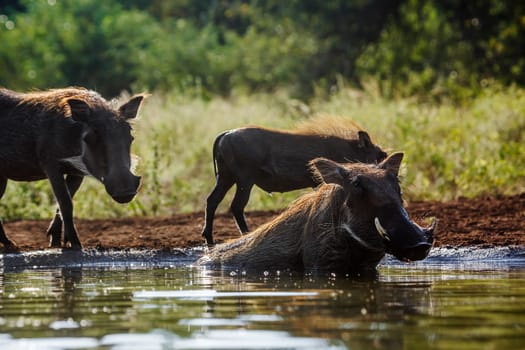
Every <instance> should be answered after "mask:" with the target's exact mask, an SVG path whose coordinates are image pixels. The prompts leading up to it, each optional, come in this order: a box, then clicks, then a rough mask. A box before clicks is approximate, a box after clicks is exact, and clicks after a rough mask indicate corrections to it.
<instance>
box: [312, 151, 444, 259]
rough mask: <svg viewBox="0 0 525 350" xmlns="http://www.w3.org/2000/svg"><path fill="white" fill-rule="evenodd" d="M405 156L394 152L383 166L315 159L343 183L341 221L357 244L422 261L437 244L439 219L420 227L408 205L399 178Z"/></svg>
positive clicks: (316, 167) (327, 177) (325, 176)
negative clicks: (412, 218) (434, 235)
mask: <svg viewBox="0 0 525 350" xmlns="http://www.w3.org/2000/svg"><path fill="white" fill-rule="evenodd" d="M402 159H403V153H394V154H392V155H390V156H389V157H388V158H386V159H385V160H384V161H382V162H381V163H379V164H378V165H368V164H358V163H356V164H344V165H343V164H339V163H336V162H333V161H331V160H328V159H324V158H317V159H314V160H312V161H311V163H310V164H311V167H312V170H313V172H314V174H315V175H316V176H318V177H319V178H320V179H322V181H323V182H325V183H328V184H337V185H339V186H341V187H342V189H343V191H342V193H343V196H345V198H344V200H343V203H344V205H343V208H341V209H340V216H339V218H338V220H337V221H338V224H339V225H340V227H341V229H342V230H343V231H346V233H347V234H348V235H349V237H351V239H352V240H354V241H355V243H356V245H357V246H360V247H361V248H362V249H364V250H368V251H370V252H378V253H380V252H386V253H389V254H392V255H394V256H395V257H396V258H398V259H399V260H402V261H414V260H422V259H424V258H425V257H426V256H427V255H428V253H429V251H430V248H431V247H432V242H433V232H434V229H435V227H436V221H435V220H434V221H433V223H432V224H431V225H430V226H429V227H427V228H423V227H420V226H419V225H418V224H416V223H415V222H413V221H412V220H411V219H410V217H409V216H408V213H407V211H406V210H405V208H404V207H403V200H402V198H401V189H400V186H399V181H398V172H399V167H400V165H401V160H402Z"/></svg>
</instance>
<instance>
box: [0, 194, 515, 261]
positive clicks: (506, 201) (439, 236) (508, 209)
mask: <svg viewBox="0 0 525 350" xmlns="http://www.w3.org/2000/svg"><path fill="white" fill-rule="evenodd" d="M408 212H409V213H410V215H411V216H412V217H413V218H414V219H415V221H416V222H418V223H425V220H426V219H427V218H432V217H436V218H437V219H438V220H439V221H438V228H437V231H436V233H435V242H434V245H435V246H436V247H472V246H475V247H485V248H487V247H509V246H521V247H525V224H524V222H525V193H523V194H519V195H515V196H486V197H480V198H475V199H465V198H464V199H458V200H454V201H449V202H433V201H425V202H412V203H408ZM51 213H52V208H50V214H51ZM277 214H278V213H277V212H248V213H247V215H246V216H247V219H248V224H249V225H250V226H251V227H256V226H258V225H261V224H263V223H265V222H267V221H268V220H270V219H271V218H273V217H274V216H276V215H277ZM50 217H51V215H50ZM203 222H204V214H203V213H202V212H198V213H190V214H177V215H173V216H172V217H164V218H151V217H149V218H148V217H146V218H142V217H139V218H122V219H105V220H85V219H84V220H82V219H77V220H76V226H77V229H78V232H79V237H80V241H81V242H82V244H83V246H84V249H85V250H89V249H94V250H95V251H99V252H104V251H107V250H112V249H116V250H129V249H148V250H159V251H167V252H171V251H172V250H173V249H186V248H193V247H201V246H203V244H204V240H203V238H202V237H201V235H200V232H201V229H202V225H203ZM48 225H49V221H47V220H22V221H13V222H6V223H5V229H6V232H7V234H8V235H9V236H10V237H11V238H12V239H13V240H14V241H15V242H16V243H17V244H18V246H19V247H20V250H21V252H32V251H38V250H46V249H48V248H47V247H48V239H47V237H46V235H45V231H46V229H47V227H48ZM214 231H215V233H214V238H215V240H216V242H218V243H220V242H223V241H225V240H228V239H231V238H235V237H238V235H239V233H238V231H237V228H236V227H235V224H234V222H233V219H232V218H231V216H230V215H229V214H219V215H217V218H216V221H215V225H214ZM2 252H3V248H0V254H1V253H2Z"/></svg>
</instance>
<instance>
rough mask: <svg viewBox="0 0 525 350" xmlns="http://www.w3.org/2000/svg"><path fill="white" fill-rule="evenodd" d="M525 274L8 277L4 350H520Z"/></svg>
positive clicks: (82, 273)
mask: <svg viewBox="0 0 525 350" xmlns="http://www.w3.org/2000/svg"><path fill="white" fill-rule="evenodd" d="M523 278H525V269H523V268H520V269H509V270H488V271H486V270H473V271H468V272H463V271H458V270H445V271H444V270H441V269H437V270H436V269H432V268H419V267H417V266H416V267H413V266H411V265H404V266H403V267H398V266H395V265H392V266H384V267H382V268H381V271H380V275H379V278H378V279H375V280H351V279H348V278H341V277H336V276H308V275H307V276H302V275H301V276H298V275H293V274H288V273H273V274H269V273H261V274H257V275H246V274H243V273H231V272H225V271H213V270H206V269H198V268H191V267H174V268H155V269H132V268H118V269H115V268H91V269H81V268H60V269H48V270H42V269H36V270H26V271H13V272H3V273H0V349H2V350H5V349H9V350H10V349H39V350H41V349H44V350H47V349H53V350H59V349H97V350H98V349H104V350H106V349H113V350H117V349H260V348H264V349H346V348H351V349H362V348H366V349H405V348H408V349H429V348H436V349H438V348H439V349H444V348H476V349H488V348H490V349H492V348H497V349H507V348H508V349H514V348H519V346H521V345H520V344H523V343H524V342H525V321H524V319H523V315H524V314H525V286H524V285H523V283H522V282H523Z"/></svg>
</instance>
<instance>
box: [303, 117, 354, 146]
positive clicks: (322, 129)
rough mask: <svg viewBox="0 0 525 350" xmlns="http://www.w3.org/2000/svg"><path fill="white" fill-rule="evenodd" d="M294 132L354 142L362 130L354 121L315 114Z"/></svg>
mask: <svg viewBox="0 0 525 350" xmlns="http://www.w3.org/2000/svg"><path fill="white" fill-rule="evenodd" d="M294 131H295V132H298V133H301V134H306V135H320V136H336V137H340V138H343V139H348V140H355V139H356V138H357V137H358V136H357V133H358V132H359V131H364V129H363V128H362V127H361V126H359V124H357V123H356V122H355V121H353V120H351V119H349V118H344V117H340V116H334V115H328V114H317V115H316V116H314V117H313V118H309V119H307V120H305V121H302V122H300V123H298V124H297V126H296V127H295V129H294Z"/></svg>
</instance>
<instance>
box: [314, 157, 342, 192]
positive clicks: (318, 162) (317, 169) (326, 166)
mask: <svg viewBox="0 0 525 350" xmlns="http://www.w3.org/2000/svg"><path fill="white" fill-rule="evenodd" d="M309 164H310V169H311V171H312V173H313V175H314V177H315V178H316V179H318V180H319V181H320V182H321V181H322V182H325V183H327V184H337V185H341V186H342V185H343V183H344V179H345V178H346V177H348V172H347V171H346V169H345V168H343V167H342V166H340V165H339V164H337V163H336V162H334V161H332V160H329V159H326V158H315V159H313V160H311V161H310V163H309Z"/></svg>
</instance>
